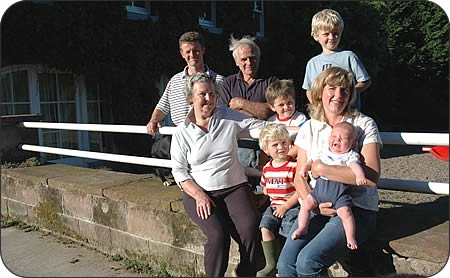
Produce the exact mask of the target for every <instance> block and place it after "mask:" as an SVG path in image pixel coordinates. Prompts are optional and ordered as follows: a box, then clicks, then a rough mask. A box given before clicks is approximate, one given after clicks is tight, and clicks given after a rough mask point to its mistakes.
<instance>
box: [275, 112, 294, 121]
mask: <svg viewBox="0 0 450 278" xmlns="http://www.w3.org/2000/svg"><path fill="white" fill-rule="evenodd" d="M275 115H276V117H277V120H278V121H280V122H287V121H290V120H291V119H292V118H293V117H294V115H295V113H293V114H292V116H290V117H289V118H284V119H281V118H280V117H279V116H278V114H275Z"/></svg>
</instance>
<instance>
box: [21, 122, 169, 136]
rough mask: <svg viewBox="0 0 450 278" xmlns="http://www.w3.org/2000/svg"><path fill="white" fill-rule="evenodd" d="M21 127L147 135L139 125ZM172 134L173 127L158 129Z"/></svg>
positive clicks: (34, 124)
mask: <svg viewBox="0 0 450 278" xmlns="http://www.w3.org/2000/svg"><path fill="white" fill-rule="evenodd" d="M22 126H23V127H26V128H47V129H64V130H82V131H102V132H118V133H138V134H147V127H146V126H141V125H106V124H73V123H49V122H22ZM174 132H175V127H173V126H164V127H161V128H160V129H159V134H166V135H172V134H173V133H174Z"/></svg>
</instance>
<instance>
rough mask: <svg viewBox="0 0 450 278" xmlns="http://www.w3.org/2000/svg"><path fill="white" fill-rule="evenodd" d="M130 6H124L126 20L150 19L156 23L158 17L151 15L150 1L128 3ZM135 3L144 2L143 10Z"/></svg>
mask: <svg viewBox="0 0 450 278" xmlns="http://www.w3.org/2000/svg"><path fill="white" fill-rule="evenodd" d="M129 2H130V5H126V6H125V9H126V10H127V13H128V19H130V20H147V19H150V20H151V21H153V22H156V21H158V19H159V17H158V16H154V15H152V7H151V1H129ZM135 2H145V8H143V7H139V6H137V5H136V4H135Z"/></svg>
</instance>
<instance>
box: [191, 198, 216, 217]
mask: <svg viewBox="0 0 450 278" xmlns="http://www.w3.org/2000/svg"><path fill="white" fill-rule="evenodd" d="M195 201H196V203H197V215H198V217H200V218H201V219H203V220H206V219H208V217H209V216H210V215H211V212H212V207H213V206H216V204H214V202H213V200H211V198H209V196H208V195H206V194H205V193H203V194H201V195H200V196H199V197H197V198H196V199H195Z"/></svg>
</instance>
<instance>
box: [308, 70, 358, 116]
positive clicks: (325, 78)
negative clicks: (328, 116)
mask: <svg viewBox="0 0 450 278" xmlns="http://www.w3.org/2000/svg"><path fill="white" fill-rule="evenodd" d="M326 85H329V86H339V87H343V88H345V89H347V90H348V91H349V92H350V98H349V101H348V104H347V107H346V114H350V115H352V114H355V113H357V110H356V108H355V101H356V89H355V81H354V78H353V74H351V73H350V72H348V71H346V70H345V69H343V68H340V67H331V68H328V69H326V70H324V71H322V72H321V73H320V74H319V75H318V76H317V77H316V78H315V79H314V81H313V83H312V86H311V103H310V104H308V112H309V116H310V117H311V118H312V119H315V120H319V121H325V112H324V111H323V102H322V94H323V88H324V87H325V86H326Z"/></svg>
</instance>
